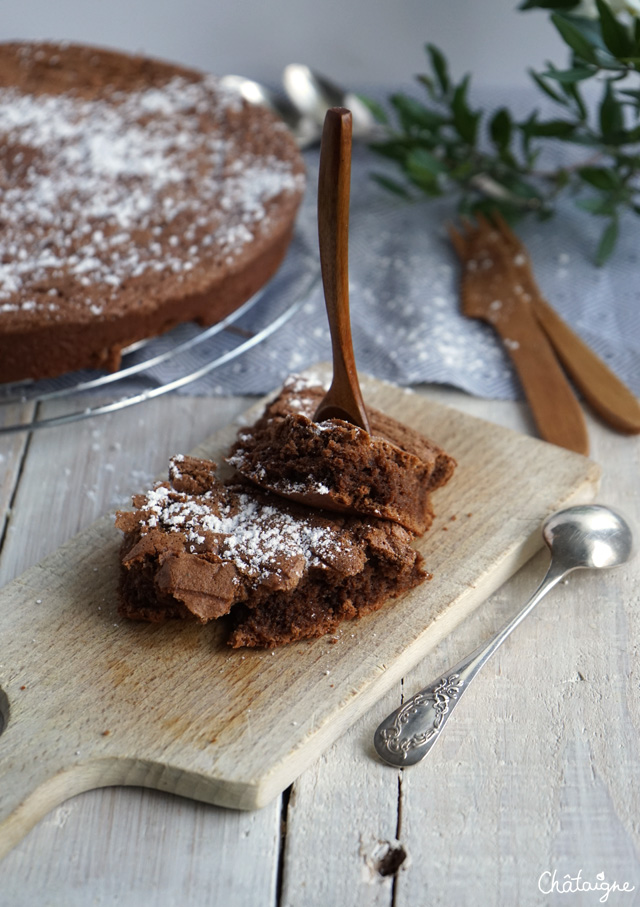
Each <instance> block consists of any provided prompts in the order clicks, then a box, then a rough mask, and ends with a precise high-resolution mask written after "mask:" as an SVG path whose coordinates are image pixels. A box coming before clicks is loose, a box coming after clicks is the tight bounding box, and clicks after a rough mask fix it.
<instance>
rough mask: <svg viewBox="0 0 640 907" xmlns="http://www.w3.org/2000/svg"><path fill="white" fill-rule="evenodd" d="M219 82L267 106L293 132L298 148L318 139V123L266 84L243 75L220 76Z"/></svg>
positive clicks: (248, 99)
mask: <svg viewBox="0 0 640 907" xmlns="http://www.w3.org/2000/svg"><path fill="white" fill-rule="evenodd" d="M220 82H221V83H222V85H224V86H225V87H227V88H231V89H232V90H233V91H237V92H238V93H239V94H240V95H241V96H242V97H243V98H244V99H245V101H248V102H249V104H256V105H257V106H259V107H267V108H268V109H269V110H271V111H272V113H275V114H277V116H279V117H280V119H281V120H282V121H283V122H284V124H285V125H286V126H287V127H288V128H289V129H290V131H291V132H292V133H293V135H294V138H295V140H296V142H297V143H298V146H299V147H300V148H307V147H308V146H309V145H313V144H315V143H316V142H319V141H320V135H321V131H322V130H321V127H320V126H319V125H318V123H317V122H316V121H315V120H314V119H313V118H312V117H310V116H308V115H307V114H306V113H305V112H304V111H302V110H299V109H298V107H297V106H296V105H295V104H294V103H293V101H291V100H290V99H289V98H288V97H286V96H285V95H282V94H278V92H276V91H272V90H271V89H270V88H267V86H266V85H262V84H261V83H260V82H254V81H253V79H247V78H245V77H244V76H235V75H229V76H222V78H221V79H220Z"/></svg>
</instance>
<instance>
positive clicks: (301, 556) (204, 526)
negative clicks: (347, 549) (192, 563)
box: [139, 459, 345, 582]
mask: <svg viewBox="0 0 640 907" xmlns="http://www.w3.org/2000/svg"><path fill="white" fill-rule="evenodd" d="M170 475H171V477H172V481H175V480H176V477H177V476H179V475H180V470H179V466H178V464H177V463H176V460H175V459H174V460H173V461H172V462H171V466H170ZM139 509H140V510H141V511H142V512H143V513H144V517H143V519H142V520H141V528H142V531H143V534H144V533H146V532H147V531H148V530H149V529H154V528H156V527H157V528H160V529H162V530H163V531H165V532H176V533H182V534H183V535H184V536H185V538H186V540H187V542H188V543H189V544H190V546H191V547H190V550H191V552H192V553H195V552H196V551H198V550H200V549H202V550H209V549H210V547H211V544H212V542H211V539H212V537H213V538H214V543H213V544H215V547H216V556H217V557H219V558H220V559H222V560H223V561H230V562H231V563H233V564H234V565H235V567H236V568H237V570H238V571H239V573H240V574H242V575H243V576H245V578H247V579H249V580H250V581H256V582H258V581H260V582H264V580H265V576H268V575H269V574H276V575H279V576H280V575H281V574H282V572H283V566H284V564H285V562H286V565H287V571H288V572H291V569H292V564H293V565H294V571H295V572H296V573H298V574H299V575H300V576H301V575H302V573H303V572H304V571H305V570H306V569H307V568H308V567H310V566H314V567H321V568H322V567H325V566H326V564H327V563H330V562H331V561H332V560H334V559H335V557H336V555H338V554H339V553H340V551H341V550H342V549H343V548H344V544H345V539H344V537H343V534H342V533H341V532H340V530H339V529H337V528H335V527H334V526H332V525H331V524H329V523H328V522H324V521H319V520H318V519H317V518H314V516H310V517H309V518H308V519H307V518H305V517H303V516H299V515H297V516H293V515H292V514H290V513H288V512H287V511H286V510H284V509H282V508H280V507H275V506H273V505H270V504H266V503H263V502H262V501H260V500H258V499H256V498H254V497H252V496H251V495H249V494H246V493H242V492H240V493H236V492H232V493H229V494H228V495H227V496H226V497H222V498H221V495H220V492H219V489H218V490H210V491H206V492H204V493H203V494H199V495H193V494H187V493H185V492H181V491H177V490H175V489H174V488H172V487H170V486H168V485H166V484H160V485H157V486H156V487H155V488H153V489H152V490H151V491H148V492H147V494H146V496H145V498H144V500H143V501H142V502H141V504H140V507H139ZM207 544H208V545H209V548H207ZM203 546H204V547H203ZM296 565H297V566H296Z"/></svg>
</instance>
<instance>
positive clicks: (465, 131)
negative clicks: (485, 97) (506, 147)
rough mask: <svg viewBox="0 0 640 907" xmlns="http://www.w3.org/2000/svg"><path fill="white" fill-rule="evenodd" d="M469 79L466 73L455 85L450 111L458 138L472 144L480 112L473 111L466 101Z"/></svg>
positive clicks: (474, 139) (476, 131)
mask: <svg viewBox="0 0 640 907" xmlns="http://www.w3.org/2000/svg"><path fill="white" fill-rule="evenodd" d="M469 80H470V76H469V75H466V76H465V77H464V79H463V80H462V81H461V82H460V84H459V85H457V86H456V89H455V91H454V93H453V99H452V101H451V112H452V114H453V125H454V127H455V130H456V132H457V133H458V135H459V136H460V138H461V139H464V141H465V142H467V143H468V144H469V145H474V144H475V141H476V136H477V134H478V123H479V121H480V114H479V113H473V111H472V110H471V108H470V107H469V105H468V103H467V90H468V88H469Z"/></svg>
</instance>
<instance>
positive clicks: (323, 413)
mask: <svg viewBox="0 0 640 907" xmlns="http://www.w3.org/2000/svg"><path fill="white" fill-rule="evenodd" d="M351 131H352V125H351V112H350V111H349V110H347V109H346V108H345V107H332V108H331V109H330V110H328V111H327V114H326V116H325V120H324V128H323V131H322V145H321V147H320V173H319V177H318V236H319V242H320V267H321V270H322V283H323V286H324V299H325V304H326V307H327V315H328V317H329V329H330V331H331V348H332V353H333V379H332V381H331V386H330V388H329V390H328V391H327V393H326V394H325V395H324V397H323V399H322V401H321V403H320V405H319V406H318V409H317V410H316V412H315V414H314V420H315V421H316V422H322V421H323V420H324V419H344V420H345V421H346V422H351V423H352V424H353V425H357V426H359V427H360V428H364V429H365V431H369V420H368V418H367V411H366V409H365V406H364V401H363V399H362V393H361V391H360V385H359V383H358V373H357V370H356V362H355V357H354V354H353V342H352V339H351V320H350V318H349V264H348V263H349V189H350V182H351Z"/></svg>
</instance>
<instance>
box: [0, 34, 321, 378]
mask: <svg viewBox="0 0 640 907" xmlns="http://www.w3.org/2000/svg"><path fill="white" fill-rule="evenodd" d="M303 183H304V176H303V163H302V159H301V157H300V154H299V152H298V149H297V147H296V145H295V142H294V140H293V139H292V137H291V136H290V134H289V132H288V131H287V129H286V128H285V126H284V125H283V124H282V123H281V122H280V121H279V120H278V119H277V118H276V117H275V116H274V115H273V114H271V113H270V112H269V111H267V110H265V109H262V108H259V107H254V106H251V105H249V104H247V103H246V102H245V101H243V100H242V99H241V98H240V96H239V94H237V93H235V92H234V91H233V90H231V89H228V88H224V87H223V86H222V85H221V84H220V83H219V81H218V80H216V79H215V78H214V77H212V76H208V75H203V74H202V73H199V72H195V71H192V70H189V69H185V68H183V67H180V66H175V65H171V64H167V63H162V62H158V61H155V60H150V59H146V58H144V57H136V56H128V55H126V54H122V53H116V52H111V51H107V50H101V49H96V48H91V47H82V46H74V45H68V44H46V43H34V44H27V43H8V44H3V45H0V187H1V189H2V192H1V194H0V381H1V382H5V381H12V380H17V379H23V378H40V377H45V376H51V375H56V374H60V373H62V372H65V371H70V370H74V369H79V368H87V367H91V368H94V367H95V368H102V367H106V368H109V369H113V368H116V367H117V365H118V363H119V359H120V353H121V350H122V349H123V347H126V346H127V345H129V344H130V343H132V342H133V341H136V340H138V339H140V338H143V337H147V336H151V335H154V334H157V333H160V332H163V331H165V330H167V329H169V328H171V327H173V326H174V325H176V324H177V323H179V322H183V321H192V320H193V321H197V322H198V323H200V324H203V325H204V324H210V323H213V322H214V321H217V320H219V319H221V318H223V317H224V316H225V315H227V314H229V313H230V312H231V311H233V310H234V309H235V308H237V307H238V306H239V305H240V304H241V303H243V302H244V301H245V300H247V299H248V298H249V297H250V296H252V295H253V294H254V293H255V292H256V291H257V290H258V289H259V288H260V287H261V286H262V285H263V284H264V283H265V282H266V281H267V280H268V279H269V278H270V277H271V276H272V275H273V274H274V272H275V271H276V269H277V267H278V265H279V264H280V262H281V260H282V258H283V256H284V254H285V251H286V249H287V246H288V244H289V241H290V238H291V233H292V228H293V222H294V218H295V214H296V211H297V208H298V205H299V202H300V200H301V197H302V192H303Z"/></svg>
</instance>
